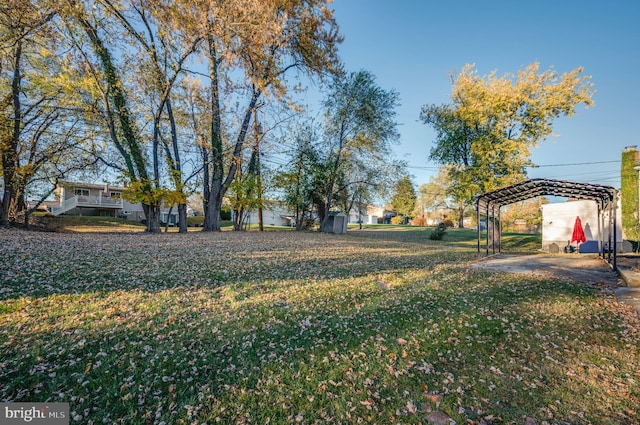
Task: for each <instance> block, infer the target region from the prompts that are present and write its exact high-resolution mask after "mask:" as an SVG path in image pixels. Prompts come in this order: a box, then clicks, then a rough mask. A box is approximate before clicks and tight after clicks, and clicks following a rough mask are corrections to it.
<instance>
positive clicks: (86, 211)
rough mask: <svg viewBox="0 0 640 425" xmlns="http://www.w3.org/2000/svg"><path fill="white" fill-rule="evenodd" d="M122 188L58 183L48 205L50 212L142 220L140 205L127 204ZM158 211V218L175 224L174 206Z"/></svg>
mask: <svg viewBox="0 0 640 425" xmlns="http://www.w3.org/2000/svg"><path fill="white" fill-rule="evenodd" d="M124 190H125V188H124V187H120V186H109V185H107V184H91V183H78V182H62V183H60V185H59V186H58V187H57V188H56V190H55V197H56V200H57V202H56V203H53V204H50V205H49V212H50V213H51V214H53V215H56V216H57V215H75V216H101V217H120V218H125V219H127V220H134V221H139V222H144V220H145V219H146V217H145V215H144V210H143V208H142V204H140V203H135V204H134V203H130V202H128V201H126V200H125V199H123V198H122V192H124ZM169 210H170V209H169V208H167V207H164V208H161V210H160V221H161V222H162V223H169V224H170V225H175V224H176V223H177V222H178V211H177V208H175V207H174V208H173V209H172V210H171V212H169Z"/></svg>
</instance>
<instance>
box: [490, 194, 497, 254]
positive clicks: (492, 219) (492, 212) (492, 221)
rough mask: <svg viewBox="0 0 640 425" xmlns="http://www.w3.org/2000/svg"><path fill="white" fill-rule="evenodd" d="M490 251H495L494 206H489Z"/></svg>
mask: <svg viewBox="0 0 640 425" xmlns="http://www.w3.org/2000/svg"><path fill="white" fill-rule="evenodd" d="M491 251H493V252H492V253H493V254H494V255H495V253H496V206H495V205H492V206H491Z"/></svg>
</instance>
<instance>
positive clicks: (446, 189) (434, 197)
mask: <svg viewBox="0 0 640 425" xmlns="http://www.w3.org/2000/svg"><path fill="white" fill-rule="evenodd" d="M448 168H449V167H448V166H442V167H440V169H439V171H438V174H437V175H435V176H431V177H430V178H429V181H428V182H427V183H424V184H422V185H420V187H419V188H418V193H417V198H416V207H415V209H414V211H413V216H414V217H423V218H424V222H426V219H427V218H431V219H442V217H443V213H444V212H447V213H448V211H449V210H450V209H451V208H452V207H451V205H453V200H452V198H451V179H450V178H449V174H448Z"/></svg>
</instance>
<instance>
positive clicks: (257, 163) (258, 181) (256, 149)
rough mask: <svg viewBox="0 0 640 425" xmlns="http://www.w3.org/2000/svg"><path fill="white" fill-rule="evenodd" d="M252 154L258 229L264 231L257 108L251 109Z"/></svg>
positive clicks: (260, 129)
mask: <svg viewBox="0 0 640 425" xmlns="http://www.w3.org/2000/svg"><path fill="white" fill-rule="evenodd" d="M253 136H254V139H255V140H254V145H253V155H255V157H254V160H255V167H256V168H255V173H256V186H257V192H258V193H257V194H256V195H257V199H258V229H259V230H260V231H261V232H264V224H263V220H262V179H261V177H260V141H261V138H262V126H261V125H260V124H259V123H258V110H257V108H256V109H254V110H253Z"/></svg>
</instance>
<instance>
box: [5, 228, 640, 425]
mask: <svg viewBox="0 0 640 425" xmlns="http://www.w3.org/2000/svg"><path fill="white" fill-rule="evenodd" d="M452 232H453V233H452V234H451V235H449V237H450V241H456V242H455V243H454V242H447V240H446V238H445V241H442V242H434V241H429V240H428V238H427V234H428V232H425V231H409V232H402V231H375V230H364V231H360V232H351V233H349V234H347V235H323V234H317V233H296V232H269V233H266V234H264V233H263V234H261V233H234V232H223V233H215V234H205V233H189V234H186V235H178V234H162V235H148V234H47V233H28V232H22V231H9V230H0V401H52V402H57V401H61V402H68V403H70V406H71V410H72V423H86V424H102V423H107V424H111V423H123V424H163V423H164V424H196V423H198V424H202V423H208V424H213V423H222V424H235V423H255V424H267V423H271V424H287V423H297V424H316V423H317V424H357V423H375V424H398V423H399V424H418V423H422V424H426V423H429V420H438V418H440V419H442V420H447V419H448V418H451V419H453V420H455V421H456V423H458V424H465V423H471V424H473V423H487V424H490V423H516V424H521V423H525V421H529V423H537V424H543V423H549V424H556V423H557V424H564V423H571V424H590V423H591V424H607V423H610V424H632V423H636V421H637V419H638V418H639V417H640V400H639V399H640V354H639V351H638V349H639V348H640V335H639V333H638V331H639V328H640V323H639V321H638V319H637V316H636V315H635V314H634V313H633V312H632V311H631V310H630V309H629V308H628V307H627V306H624V305H621V304H619V303H618V302H617V301H616V300H615V297H613V296H612V295H611V294H607V293H602V292H599V291H598V289H597V288H592V287H588V286H586V285H583V284H580V283H575V282H566V281H558V280H547V279H544V278H542V277H534V276H518V275H508V274H492V273H488V272H483V271H476V270H471V269H470V267H469V263H470V262H471V261H473V260H474V259H475V252H474V250H473V243H459V242H460V241H461V240H462V239H464V238H461V237H458V238H457V239H456V237H455V231H452ZM467 242H469V241H467Z"/></svg>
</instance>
